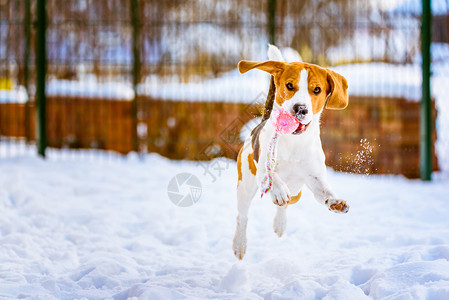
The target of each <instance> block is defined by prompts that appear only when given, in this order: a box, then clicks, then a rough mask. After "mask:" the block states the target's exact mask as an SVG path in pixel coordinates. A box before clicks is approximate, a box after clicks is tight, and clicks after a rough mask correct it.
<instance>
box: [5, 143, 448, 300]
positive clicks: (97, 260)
mask: <svg viewBox="0 0 449 300" xmlns="http://www.w3.org/2000/svg"><path fill="white" fill-rule="evenodd" d="M1 145H2V144H0V146H1ZM3 145H4V144H3ZM0 150H1V151H3V150H4V149H0ZM3 153H4V152H3ZM56 156H57V157H56V158H54V157H53V158H52V155H50V159H48V160H47V161H43V160H41V159H40V158H37V157H35V156H34V155H29V154H27V155H22V156H14V155H13V156H11V157H9V158H4V157H5V156H4V155H3V158H1V159H0V211H1V213H0V245H1V247H0V299H16V298H21V299H116V300H117V299H205V298H206V299H211V298H214V299H370V298H373V299H449V261H448V260H449V218H448V217H447V216H448V215H449V205H448V203H449V202H448V201H449V196H448V190H449V189H448V188H449V181H448V179H447V178H446V179H444V178H442V177H441V176H440V178H436V180H434V181H433V182H429V183H424V182H421V181H418V180H407V179H405V178H402V177H397V176H361V175H349V174H343V173H335V172H332V171H329V172H330V174H329V179H330V182H331V184H332V186H333V187H334V188H335V190H336V192H337V193H338V194H339V195H340V196H341V197H342V198H344V199H346V200H347V201H348V202H349V203H350V204H351V209H350V212H349V213H348V214H347V215H337V214H334V213H331V212H329V211H328V210H327V209H326V208H325V207H323V206H321V205H319V204H318V203H316V202H315V201H314V199H313V197H312V195H311V193H310V192H309V191H308V190H306V191H305V192H304V193H303V198H302V199H301V201H300V202H299V203H298V204H296V205H293V206H291V207H290V208H289V210H288V218H289V220H288V225H287V231H286V234H285V236H283V237H282V238H281V239H279V238H277V236H276V235H275V234H274V232H273V230H272V228H271V226H272V220H273V217H274V213H275V207H274V204H273V203H271V201H270V200H269V199H265V198H264V199H255V200H254V202H253V206H252V208H251V210H250V215H249V224H248V239H249V241H248V243H249V244H248V250H247V254H246V256H245V258H244V260H243V261H237V259H236V258H235V257H234V255H233V253H232V250H231V243H232V238H233V233H234V229H235V227H234V226H235V217H236V200H235V186H236V177H237V174H236V173H237V172H236V166H235V163H234V162H232V161H228V160H223V159H219V160H215V161H212V162H210V163H200V164H199V163H198V162H187V161H176V162H175V161H170V160H168V159H165V158H162V157H160V156H158V155H155V154H151V155H147V156H145V157H144V159H143V160H141V159H138V158H137V157H136V156H135V155H133V154H131V155H129V156H128V157H127V158H122V157H119V156H117V157H116V156H114V155H107V156H105V154H102V155H100V154H91V153H90V152H89V154H87V155H84V154H83V152H82V151H81V152H73V153H72V152H70V153H69V154H67V156H65V157H64V158H63V159H61V158H60V157H61V153H59V154H58V155H56ZM217 166H220V167H221V169H222V170H220V169H218V168H217ZM206 169H208V170H210V171H211V173H205V172H204V170H206ZM182 172H188V173H192V174H194V175H196V176H197V177H198V179H199V180H200V182H201V184H202V194H201V198H200V200H199V201H198V202H197V203H196V204H195V205H193V206H191V207H187V208H181V207H177V206H175V205H174V204H173V203H172V202H170V200H169V198H168V194H167V185H168V182H169V181H170V179H171V178H173V176H175V175H176V174H178V173H182ZM436 177H438V176H436Z"/></svg>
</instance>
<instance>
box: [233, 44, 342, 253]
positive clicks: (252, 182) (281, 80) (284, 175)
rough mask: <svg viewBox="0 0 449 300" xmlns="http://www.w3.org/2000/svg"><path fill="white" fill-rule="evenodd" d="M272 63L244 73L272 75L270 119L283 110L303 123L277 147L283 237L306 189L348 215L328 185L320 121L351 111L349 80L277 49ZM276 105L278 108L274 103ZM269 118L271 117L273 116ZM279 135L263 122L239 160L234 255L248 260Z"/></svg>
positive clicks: (243, 64) (275, 183)
mask: <svg viewBox="0 0 449 300" xmlns="http://www.w3.org/2000/svg"><path fill="white" fill-rule="evenodd" d="M268 57H269V59H270V60H268V61H265V62H253V61H246V60H242V61H240V62H239V64H238V68H239V71H240V73H246V72H248V71H249V70H252V69H259V70H262V71H265V72H268V73H269V74H271V78H272V82H274V86H275V93H274V91H273V98H275V99H273V100H272V102H271V103H270V101H269V99H267V103H266V104H265V113H264V118H265V119H268V118H269V113H270V112H271V109H273V110H275V109H280V108H283V109H284V110H285V111H287V112H288V113H290V114H291V116H294V117H295V118H296V119H297V120H298V121H299V125H298V128H297V129H296V130H295V131H294V132H293V133H292V134H289V135H280V136H279V137H278V143H277V160H276V165H275V169H274V172H273V174H272V176H271V180H272V186H271V189H270V190H269V191H268V193H267V194H269V195H270V197H271V200H272V201H273V203H274V204H276V205H277V212H276V216H275V218H274V224H273V228H274V232H275V233H276V234H277V235H278V236H279V237H281V236H282V234H283V233H284V231H285V227H286V222H287V220H286V209H287V206H288V205H290V204H294V203H296V202H298V200H299V198H300V197H301V190H302V188H303V186H304V185H306V186H307V187H308V188H309V189H310V190H311V191H312V193H313V195H314V197H315V199H316V200H317V201H318V202H319V203H321V204H324V205H325V206H327V207H328V208H329V210H331V211H334V212H336V213H346V212H348V210H349V205H348V204H347V203H346V202H345V201H343V200H341V199H339V198H338V197H337V195H336V194H335V193H334V192H333V191H332V189H331V188H330V186H329V184H328V182H327V179H326V165H325V156H324V152H323V149H322V146H321V139H320V116H321V113H322V112H323V110H324V109H325V108H326V109H344V108H346V106H347V105H348V93H347V88H348V84H347V82H346V79H345V78H344V77H343V76H341V75H339V74H337V73H335V72H334V71H331V70H329V69H324V68H322V67H319V66H317V65H313V64H309V63H303V62H292V63H287V62H285V61H284V58H283V56H282V54H281V52H280V51H279V49H278V48H276V47H275V46H270V48H269V50H268ZM273 102H274V103H273ZM267 112H268V113H267ZM273 134H274V127H273V125H272V124H271V122H267V120H263V122H262V123H261V124H259V126H257V127H256V128H255V129H254V130H253V132H252V133H251V136H250V137H248V138H247V139H246V141H245V143H244V145H243V146H242V148H241V149H240V152H239V154H238V158H237V171H238V183H237V201H238V216H237V228H236V232H235V236H234V241H233V246H232V248H233V250H234V254H235V256H236V257H237V258H239V259H242V258H243V256H244V255H245V252H246V245H247V238H246V226H247V222H248V210H249V207H250V204H251V201H252V199H253V197H254V195H255V194H256V192H257V191H258V189H259V188H261V183H262V182H263V181H264V180H266V179H267V178H266V177H267V176H268V175H267V168H266V165H267V160H268V155H267V154H268V153H267V152H268V151H269V150H268V148H269V142H270V140H271V138H272V137H273Z"/></svg>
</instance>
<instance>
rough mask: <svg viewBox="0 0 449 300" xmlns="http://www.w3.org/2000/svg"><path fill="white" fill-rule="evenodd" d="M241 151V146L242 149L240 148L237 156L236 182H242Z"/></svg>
mask: <svg viewBox="0 0 449 300" xmlns="http://www.w3.org/2000/svg"><path fill="white" fill-rule="evenodd" d="M242 151H243V146H242V148H240V151H239V155H238V156H237V173H238V181H242Z"/></svg>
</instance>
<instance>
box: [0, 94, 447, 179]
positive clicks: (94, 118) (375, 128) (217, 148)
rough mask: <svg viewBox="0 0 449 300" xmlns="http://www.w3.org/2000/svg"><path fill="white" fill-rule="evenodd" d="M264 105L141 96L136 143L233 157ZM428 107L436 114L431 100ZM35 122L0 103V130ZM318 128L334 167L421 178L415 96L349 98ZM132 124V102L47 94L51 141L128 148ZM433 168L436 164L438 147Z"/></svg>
mask: <svg viewBox="0 0 449 300" xmlns="http://www.w3.org/2000/svg"><path fill="white" fill-rule="evenodd" d="M261 109H262V107H261V106H260V105H253V104H249V105H248V104H241V103H218V102H182V101H166V100H160V99H151V98H148V97H139V99H138V111H139V112H138V120H139V121H138V132H139V135H138V136H139V143H138V144H139V147H140V149H141V150H143V149H145V151H149V152H156V153H160V154H161V155H163V156H166V157H168V158H171V159H189V160H209V159H212V158H214V157H218V156H225V157H228V158H232V159H235V158H236V156H237V153H238V150H239V147H240V146H241V141H240V138H239V136H240V131H241V129H242V127H243V126H244V125H245V124H246V123H247V122H248V121H249V120H251V119H252V118H254V117H256V116H260V115H261ZM433 112H434V117H436V110H435V106H434V105H433ZM35 123H36V122H35V108H34V105H32V104H31V105H27V104H11V103H3V104H0V135H2V136H13V137H28V138H29V139H30V140H34V139H35V131H36V129H35ZM26 124H29V125H28V127H27V125H26ZM321 128H322V129H321V131H322V142H323V148H324V151H325V153H326V163H327V165H329V166H331V167H333V168H334V169H336V170H339V171H346V172H355V173H382V174H384V173H389V174H403V175H405V176H407V177H412V178H415V177H419V143H420V138H419V135H420V133H419V102H411V101H407V100H406V99H397V98H374V97H350V105H349V106H348V108H347V109H345V110H342V111H325V112H323V116H322V126H321ZM133 130H134V129H133V116H132V103H131V102H130V101H117V100H108V99H85V98H70V97H48V100H47V135H48V144H49V146H50V147H55V148H62V147H69V148H98V149H105V150H114V151H117V152H120V153H128V152H130V151H132V149H133V140H132V137H133V134H132V132H133ZM434 132H435V130H434ZM435 140H436V134H434V136H433V142H435ZM433 168H434V170H436V169H437V168H438V163H437V158H436V155H435V150H433Z"/></svg>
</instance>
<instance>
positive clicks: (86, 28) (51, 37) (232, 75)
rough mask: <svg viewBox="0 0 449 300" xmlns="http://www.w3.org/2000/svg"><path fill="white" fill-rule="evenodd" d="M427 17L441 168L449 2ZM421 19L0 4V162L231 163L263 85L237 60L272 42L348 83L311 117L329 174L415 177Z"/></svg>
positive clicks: (383, 13) (129, 1)
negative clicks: (37, 157) (340, 105)
mask: <svg viewBox="0 0 449 300" xmlns="http://www.w3.org/2000/svg"><path fill="white" fill-rule="evenodd" d="M432 15H433V23H432V27H431V33H432V34H431V37H432V38H431V42H432V44H431V53H432V81H431V87H432V94H431V96H432V101H431V111H432V116H433V123H432V125H431V127H432V128H433V130H432V132H431V133H425V134H430V135H431V141H432V142H431V146H432V148H431V157H432V159H431V160H432V162H431V163H432V166H431V167H432V169H433V170H434V171H441V172H443V173H446V174H447V173H448V172H449V99H448V98H449V94H448V93H447V92H445V89H446V85H447V84H446V82H447V80H448V79H449V23H448V16H449V2H448V1H446V0H433V1H432ZM421 16H422V4H421V0H394V1H386V0H364V1H358V0H334V1H328V0H326V1H324V0H323V1H315V0H314V1H312V0H304V1H297V0H223V1H213V0H184V1H180V0H97V1H93V0H66V1H64V2H63V3H62V2H61V1H56V0H0V158H1V157H6V156H15V155H20V154H22V153H25V152H27V151H32V152H36V151H39V152H40V153H41V154H42V155H45V153H46V149H47V147H48V150H51V151H52V153H53V154H54V155H59V156H61V157H62V156H64V155H65V153H67V152H65V151H64V150H65V149H95V151H105V154H106V153H110V152H106V150H107V151H113V152H117V153H121V154H127V153H129V152H133V151H134V152H137V153H139V154H145V153H150V152H155V153H159V154H161V155H163V156H165V157H168V158H170V159H188V160H198V161H208V160H211V159H213V158H216V157H227V158H231V159H235V158H236V156H237V153H238V150H239V147H240V146H241V145H242V141H243V137H244V135H245V134H247V133H248V131H249V130H250V128H251V126H253V125H254V123H255V122H257V120H256V121H254V120H253V119H255V118H257V117H260V116H261V113H262V109H263V103H264V101H265V98H266V94H267V92H268V84H269V76H268V75H267V74H262V73H263V72H259V71H252V72H249V73H247V74H245V75H241V74H239V73H238V71H236V66H237V63H238V61H239V60H241V59H248V60H266V59H267V57H266V51H267V45H268V43H274V44H276V45H277V46H279V47H280V48H281V49H282V51H283V52H284V55H285V56H287V57H292V58H295V57H297V55H298V54H299V55H300V56H301V57H302V59H303V60H304V61H305V62H310V63H314V64H319V65H321V66H324V67H329V68H331V69H333V70H335V71H337V72H339V73H340V74H342V75H344V76H345V77H346V78H347V80H348V83H349V95H350V105H349V107H348V108H347V109H346V110H344V111H325V112H324V113H323V117H322V141H323V148H324V150H325V152H326V159H327V160H326V163H327V164H328V165H329V166H331V167H333V168H334V169H335V170H339V171H345V172H354V173H362V174H372V173H386V174H403V175H405V176H407V177H411V178H414V177H419V176H420V135H421V134H424V133H422V132H421V131H420V100H421V97H422V92H421V83H422V80H421V78H422V69H421V62H422V55H421V50H422V49H421V25H422V22H421V20H422V18H421ZM38 103H39V105H37V104H38ZM37 108H39V109H40V111H41V112H40V113H38V110H37ZM42 111H44V112H42ZM252 120H253V121H252ZM58 149H61V150H58ZM47 152H48V151H47Z"/></svg>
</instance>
